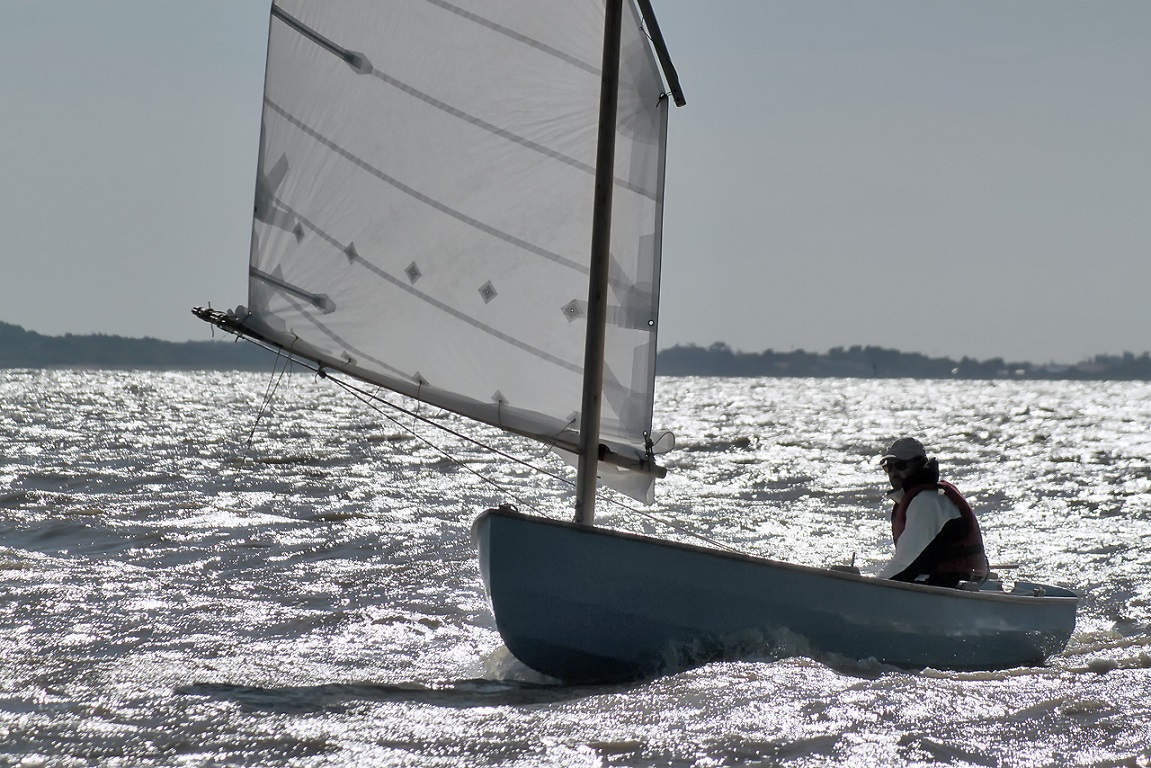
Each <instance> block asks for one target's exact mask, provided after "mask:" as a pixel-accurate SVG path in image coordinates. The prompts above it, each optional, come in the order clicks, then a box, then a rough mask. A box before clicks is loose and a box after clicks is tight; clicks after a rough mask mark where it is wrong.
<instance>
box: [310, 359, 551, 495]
mask: <svg viewBox="0 0 1151 768" xmlns="http://www.w3.org/2000/svg"><path fill="white" fill-rule="evenodd" d="M325 377H326V378H329V379H331V381H332V382H334V383H335V384H336V386H338V387H341V388H343V389H344V390H345V391H347V392H350V393H351V394H352V396H353V397H355V398H356V399H357V400H359V401H360V402H361V403H363V404H364V405H366V406H367V407H369V408H371V409H372V410H373V411H375V412H376V413H378V414H379V415H380V416H383V417H384V418H385V419H387V420H388V421H390V422H392V423H393V424H395V425H396V426H397V427H399V428H400V429H402V430H403V431H405V432H407V433H408V434H409V435H411V436H412V437H413V438H414V439H416V440H419V441H420V442H421V443H423V444H424V445H426V446H428V447H429V448H431V449H432V450H433V451H435V452H436V453H439V454H440V455H441V456H443V457H444V458H446V459H447V460H448V461H450V462H452V463H453V464H455V465H456V466H457V467H459V468H460V469H462V470H465V471H466V472H470V473H471V474H473V475H475V476H476V477H477V478H479V479H480V480H481V481H482V482H484V483H487V484H488V485H490V486H492V487H493V488H495V489H496V490H497V491H499V492H500V493H504V494H507V495H508V496H511V497H512V498H513V499H514V500H515V502H516V504H517V505H518V506H522V507H524V508H525V509H535V510H536V511H537V512H540V513H541V514H542V513H543V512H542V510H539V509H537V508H536V507H535V506H533V505H531V504H527V503H525V502H524V500H523V499H521V498H520V497H519V496H517V495H516V494H515V493H514V492H512V491H510V490H508V489H507V488H504V487H502V486H501V485H500V484H499V483H497V482H496V481H495V480H492V479H491V478H489V477H486V476H484V475H482V474H480V473H479V472H478V471H476V470H475V469H473V468H471V467H469V466H468V465H467V464H465V463H464V462H462V461H460V460H459V459H457V458H456V457H455V456H452V455H451V454H450V453H448V452H447V451H446V450H444V449H443V448H441V447H439V446H438V445H436V444H435V443H433V442H432V441H431V440H428V439H427V438H426V437H424V436H423V435H421V434H419V433H418V432H416V431H415V430H414V429H412V428H411V427H409V426H407V425H406V424H403V423H402V422H400V420H399V419H397V418H395V417H394V416H390V415H388V414H387V413H384V411H383V409H382V408H380V407H379V406H377V405H376V404H375V403H383V404H385V405H389V406H391V407H392V408H395V409H396V410H398V411H400V412H401V413H404V414H407V415H408V416H414V417H415V418H417V419H419V420H420V421H423V422H426V423H428V424H432V422H431V421H430V420H428V419H425V418H424V417H422V416H417V415H416V414H415V413H414V412H412V411H411V410H409V409H406V408H403V407H402V406H399V405H396V404H395V403H393V402H390V401H388V400H385V399H384V398H382V397H379V396H378V395H375V394H372V393H369V392H366V391H365V390H363V389H360V388H359V387H355V386H352V385H351V384H349V383H348V382H346V381H342V380H341V379H334V378H331V377H330V376H327V375H326V374H325ZM432 426H436V427H439V428H440V429H442V430H444V431H445V432H447V433H449V434H453V435H456V436H458V437H462V438H463V439H465V440H468V441H469V442H473V443H475V444H476V445H478V446H480V447H482V448H484V449H485V450H489V451H492V452H493V453H495V454H497V455H499V456H503V457H505V458H507V459H510V460H512V461H519V462H520V463H523V462H522V461H521V460H519V459H516V458H515V457H514V456H511V455H509V454H507V453H504V452H503V451H500V450H498V449H495V448H492V447H491V446H486V445H483V444H482V443H479V442H477V441H475V440H472V439H471V438H468V437H467V436H466V435H463V434H460V433H459V432H456V431H454V430H452V429H449V428H447V427H444V426H443V425H440V424H432ZM532 469H535V470H536V471H538V472H541V473H542V474H545V475H549V473H548V472H546V471H544V470H540V469H537V468H535V467H532ZM549 476H551V477H555V475H549ZM557 479H560V480H563V478H557Z"/></svg>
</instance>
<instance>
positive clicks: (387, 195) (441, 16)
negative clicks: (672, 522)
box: [238, 0, 668, 498]
mask: <svg viewBox="0 0 1151 768" xmlns="http://www.w3.org/2000/svg"><path fill="white" fill-rule="evenodd" d="M604 12H605V11H604V2H603V0H562V1H561V0H546V1H545V0H537V1H534V2H523V0H485V2H483V3H463V2H460V1H459V0H454V1H452V0H386V1H381V0H326V1H325V2H309V1H308V0H276V2H275V3H274V5H273V7H272V14H271V20H270V33H269V45H268V63H267V75H266V85H265V93H264V105H263V122H262V128H261V146H260V159H259V168H258V175H257V185H256V187H257V188H256V200H255V215H254V224H253V233H252V250H251V260H250V270H249V275H250V279H249V291H248V304H247V306H246V307H245V308H241V310H242V311H241V310H238V314H240V315H241V316H242V318H243V323H244V325H245V326H247V327H248V328H250V329H252V330H254V331H256V332H258V333H259V334H261V335H263V336H264V337H265V338H267V339H269V340H271V341H273V342H275V343H277V344H279V345H281V346H283V347H285V348H287V349H289V350H292V351H294V352H296V353H298V354H301V355H303V356H306V357H311V358H312V359H316V360H318V361H320V362H321V363H323V364H324V365H326V366H328V367H330V368H333V369H337V370H340V371H344V372H346V373H348V374H350V375H353V376H355V377H358V378H360V379H362V380H365V381H369V382H373V383H376V384H380V385H382V386H384V387H387V388H389V389H392V390H394V391H397V392H400V393H403V394H406V395H410V396H412V397H415V398H417V399H419V400H422V401H425V402H428V403H431V404H433V405H437V406H440V407H443V408H447V409H449V410H452V411H454V412H457V413H460V414H463V415H465V416H468V417H470V418H473V419H476V420H478V421H481V422H485V423H488V424H493V425H497V426H500V427H503V428H504V429H507V430H509V431H512V432H516V433H519V434H523V435H527V436H529V437H532V438H535V439H538V440H541V441H543V442H545V443H548V444H550V445H553V446H556V447H558V448H561V449H563V448H569V449H570V448H573V447H574V446H577V445H578V430H579V410H580V407H581V405H580V403H581V381H582V374H583V370H582V368H583V354H584V338H585V333H586V322H585V317H586V307H587V296H588V275H589V257H590V247H591V246H590V241H591V230H592V203H593V188H594V184H593V182H594V174H595V167H594V164H595V157H596V137H597V120H598V108H599V89H600V59H601V56H602V49H603V30H604ZM623 26H624V31H623V41H622V47H621V55H620V68H621V75H620V95H619V112H618V120H617V131H616V133H617V144H616V155H615V156H616V160H615V188H614V194H613V198H614V204H613V211H612V237H611V267H610V288H609V294H608V305H609V307H608V317H607V324H608V327H607V341H606V352H605V373H604V382H603V399H602V415H601V427H600V436H601V442H602V443H604V444H605V445H607V446H608V448H609V449H610V450H611V451H613V452H616V453H622V454H631V455H634V456H635V457H636V458H644V457H647V458H650V456H651V449H652V448H653V447H654V448H655V449H656V450H658V444H659V442H660V441H659V440H657V439H655V438H656V437H658V435H657V436H655V437H653V436H652V423H651V420H652V407H653V396H654V378H655V351H656V346H655V341H656V331H657V328H658V299H659V270H660V248H661V243H660V237H661V227H662V209H663V165H664V140H665V132H666V118H667V105H668V99H667V98H666V97H665V96H664V86H663V83H662V80H661V77H660V71H659V69H658V66H657V64H656V61H655V57H654V56H653V54H652V51H651V48H650V43H649V41H648V39H647V37H646V35H645V34H644V30H643V28H642V24H641V17H640V14H639V12H638V11H637V10H636V8H635V6H634V4H633V2H632V0H628V1H627V2H626V3H625V8H624V25H623ZM625 485H627V488H626V489H625V490H627V492H629V493H631V494H632V495H634V496H636V497H637V498H650V492H651V482H650V477H649V476H645V479H643V480H642V481H640V482H639V483H638V484H634V483H632V484H625Z"/></svg>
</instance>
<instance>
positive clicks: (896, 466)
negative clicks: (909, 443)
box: [879, 459, 911, 472]
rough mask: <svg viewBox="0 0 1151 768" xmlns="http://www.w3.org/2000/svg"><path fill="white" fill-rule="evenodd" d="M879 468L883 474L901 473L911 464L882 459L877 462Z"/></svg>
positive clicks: (901, 460)
mask: <svg viewBox="0 0 1151 768" xmlns="http://www.w3.org/2000/svg"><path fill="white" fill-rule="evenodd" d="M879 466H880V467H882V468H883V471H884V472H902V471H903V470H905V469H907V468H908V467H910V466H911V462H909V461H904V460H903V459H883V460H882V461H881V462H879Z"/></svg>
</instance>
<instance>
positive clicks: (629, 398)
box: [193, 0, 1077, 682]
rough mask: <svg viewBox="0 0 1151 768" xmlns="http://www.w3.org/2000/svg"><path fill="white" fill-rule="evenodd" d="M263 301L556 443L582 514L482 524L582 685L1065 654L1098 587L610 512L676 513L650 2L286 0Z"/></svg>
mask: <svg viewBox="0 0 1151 768" xmlns="http://www.w3.org/2000/svg"><path fill="white" fill-rule="evenodd" d="M267 56H268V57H267V71H266V81H265V89H264V98H263V120H262V127H261V136H260V155H259V163H258V171H257V181H256V193H255V210H254V217H253V218H254V220H253V231H252V246H251V252H250V260H249V279H248V300H247V304H246V305H241V306H238V307H236V308H235V309H232V310H229V311H220V310H215V309H205V308H196V309H194V310H193V311H194V312H195V313H196V314H197V315H198V316H200V317H201V318H203V319H205V320H207V321H209V322H211V323H213V324H214V325H215V326H217V327H219V328H222V329H224V330H225V331H228V332H230V333H234V334H237V335H240V336H242V337H246V338H248V339H251V340H254V341H257V342H258V343H261V344H264V345H266V346H269V347H273V348H276V349H278V350H280V351H281V352H282V353H284V354H287V355H290V356H292V357H293V358H295V359H296V360H299V361H305V362H306V364H309V365H312V366H314V367H315V368H316V369H317V370H320V371H322V372H324V373H325V374H343V375H344V376H347V377H351V378H352V379H355V380H359V381H361V382H366V383H369V384H372V385H376V386H379V387H383V388H385V389H387V390H390V391H392V392H396V393H400V394H402V395H406V396H409V397H411V398H415V399H416V400H418V401H421V402H424V403H428V404H431V405H433V406H437V407H439V408H443V409H446V410H448V411H451V412H454V413H457V414H461V415H463V416H465V417H467V418H469V419H472V420H474V421H477V422H481V423H483V424H488V425H494V426H496V427H499V428H500V429H502V430H505V431H506V432H509V433H513V434H516V435H520V436H524V437H526V438H530V439H531V440H535V441H539V442H541V443H544V444H546V445H548V446H550V447H551V448H552V449H554V450H555V451H556V452H558V453H561V454H564V455H566V456H568V457H571V460H572V463H574V464H576V465H577V479H576V483H575V485H576V492H575V500H574V515H573V519H572V520H571V521H570V522H568V521H557V520H553V519H549V518H544V517H541V516H536V515H529V514H524V513H521V512H519V511H517V510H516V509H514V508H512V507H510V506H507V505H504V506H500V507H496V508H493V509H491V510H488V511H486V512H483V513H482V514H480V515H479V517H478V518H477V520H476V521H475V524H474V526H473V537H474V539H475V542H476V545H477V548H478V555H479V562H480V570H481V573H482V575H483V579H484V585H485V588H486V591H487V594H488V596H489V598H490V602H491V606H492V610H493V614H494V617H495V623H496V626H497V628H498V630H499V632H500V634H501V636H502V638H503V640H504V643H505V644H506V646H507V648H508V650H509V651H510V652H511V653H512V654H513V655H514V656H515V657H516V658H517V659H519V660H520V661H522V662H523V663H524V664H526V665H527V666H529V667H530V668H532V669H534V670H536V671H538V672H540V673H543V674H545V675H549V676H551V677H554V678H557V679H559V680H562V681H568V682H590V681H606V680H620V679H628V678H637V677H642V676H646V675H651V674H658V673H659V672H661V671H663V670H666V669H668V668H669V666H668V665H669V662H668V660H669V658H674V659H677V660H678V661H679V663H689V664H692V663H702V662H706V661H708V660H711V659H714V658H717V657H720V656H721V655H722V654H723V653H724V652H725V651H724V649H725V648H730V647H731V642H732V640H733V639H735V640H739V639H741V638H742V639H744V640H746V639H747V638H749V637H750V638H759V639H760V640H762V641H763V642H769V641H771V640H773V639H778V638H780V637H782V636H787V637H790V638H792V639H793V640H797V642H798V644H793V645H792V646H789V647H795V648H804V649H810V652H811V653H820V654H829V655H833V656H842V657H845V658H849V659H875V660H877V661H879V662H883V663H889V664H894V665H899V666H905V667H928V666H930V667H938V668H945V669H989V668H1003V667H1011V666H1017V665H1024V664H1035V663H1041V662H1042V661H1043V660H1044V659H1045V658H1046V657H1048V656H1049V655H1050V654H1052V653H1056V652H1058V651H1059V650H1061V649H1062V648H1063V647H1064V646H1065V644H1066V643H1067V641H1068V639H1069V637H1070V634H1071V632H1072V630H1073V628H1074V625H1075V611H1076V605H1077V596H1076V595H1075V593H1074V592H1072V591H1070V590H1066V589H1063V588H1060V587H1055V586H1050V585H1041V584H1032V583H1027V582H1015V583H1014V587H1013V589H1011V590H1009V591H1006V590H1004V589H1002V588H1001V587H1000V586H999V585H998V582H986V583H974V582H972V583H970V584H966V585H965V587H966V588H965V589H944V588H940V587H933V586H923V585H918V584H905V583H897V582H892V581H883V580H878V579H875V578H870V577H867V576H864V575H860V574H858V573H853V572H847V571H843V570H836V569H831V568H815V567H808V566H802V565H794V564H789V563H782V562H777V561H772V560H768V559H763V558H758V557H752V556H748V555H743V554H738V553H735V552H729V551H724V550H722V549H717V548H712V547H703V546H693V545H687V544H682V543H674V542H671V541H665V540H662V539H659V538H655V537H650V536H639V535H635V534H630V533H623V532H619V531H614V530H609V529H606V528H604V527H601V526H597V525H596V524H595V503H596V494H597V487H598V486H599V485H604V486H608V487H611V488H613V489H616V490H617V491H619V492H621V493H624V494H626V495H628V496H630V497H632V498H635V499H639V500H641V501H645V502H650V501H651V500H652V498H653V497H652V494H653V488H654V483H655V481H656V479H657V478H659V477H661V476H662V475H663V474H664V470H663V468H661V467H660V466H659V464H658V461H657V458H658V456H659V455H660V454H661V453H663V452H664V451H666V450H669V449H671V448H672V447H673V445H674V439H673V437H672V436H671V435H670V434H667V433H665V432H661V431H658V430H656V429H655V428H653V425H652V413H653V404H654V394H655V384H654V382H655V357H656V333H657V330H658V324H659V313H658V309H659V275H660V257H661V249H662V243H661V237H662V223H663V222H662V219H663V200H664V164H665V156H666V155H665V146H666V126H667V119H668V112H669V107H670V104H671V103H672V102H674V103H676V104H678V105H682V104H683V103H684V98H683V94H682V91H681V89H680V85H679V81H678V77H677V75H676V73H675V70H674V67H673V66H672V64H671V61H670V58H669V56H668V55H667V51H666V47H665V45H664V42H663V38H662V35H661V33H660V29H659V26H658V24H657V23H656V19H655V15H654V13H653V9H652V7H651V5H650V2H649V0H563V2H559V1H558V0H552V1H550V2H548V1H546V0H540V1H538V2H531V3H525V2H522V0H487V1H486V2H484V3H480V4H475V3H470V4H463V3H459V2H458V0H457V1H455V2H453V1H452V0H327V1H326V2H313V1H310V0H275V2H273V3H272V5H271V13H270V20H269V42H268V55H267Z"/></svg>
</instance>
